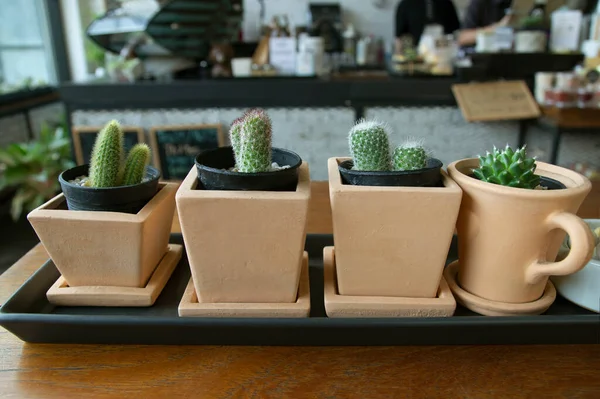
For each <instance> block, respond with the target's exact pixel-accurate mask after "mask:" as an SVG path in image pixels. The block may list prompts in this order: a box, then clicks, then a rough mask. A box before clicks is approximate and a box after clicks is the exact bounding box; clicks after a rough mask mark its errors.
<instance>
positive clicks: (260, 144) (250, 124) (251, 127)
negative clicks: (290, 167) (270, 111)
mask: <svg viewBox="0 0 600 399" xmlns="http://www.w3.org/2000/svg"><path fill="white" fill-rule="evenodd" d="M271 134H272V126H271V119H270V118H269V116H268V115H267V113H266V112H265V111H264V110H261V109H255V110H251V111H249V112H248V113H246V115H244V117H243V121H242V122H241V129H240V140H239V142H238V143H237V145H239V148H238V151H237V152H236V156H235V158H236V167H237V170H238V172H242V173H259V172H268V171H270V170H271ZM232 144H233V145H234V151H235V145H236V144H234V143H232Z"/></svg>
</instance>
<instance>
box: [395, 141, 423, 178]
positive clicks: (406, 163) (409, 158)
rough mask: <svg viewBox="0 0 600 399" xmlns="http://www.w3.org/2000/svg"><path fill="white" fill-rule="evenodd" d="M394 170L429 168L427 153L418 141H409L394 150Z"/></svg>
mask: <svg viewBox="0 0 600 399" xmlns="http://www.w3.org/2000/svg"><path fill="white" fill-rule="evenodd" d="M393 162H394V170H398V171H405V170H418V169H423V168H424V167H426V166H427V151H425V149H424V148H423V145H422V144H421V143H419V142H418V141H414V140H409V141H406V142H405V143H404V144H402V145H400V146H398V147H396V149H395V150H394V157H393Z"/></svg>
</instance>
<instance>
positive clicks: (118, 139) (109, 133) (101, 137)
mask: <svg viewBox="0 0 600 399" xmlns="http://www.w3.org/2000/svg"><path fill="white" fill-rule="evenodd" d="M122 160H123V130H122V129H121V126H120V125H119V122H117V121H115V120H113V121H110V122H108V123H107V124H106V126H104V128H103V129H102V130H101V131H100V133H98V137H97V138H96V142H95V144H94V150H93V151H92V158H91V161H90V170H89V180H90V184H91V186H92V187H97V188H102V187H116V186H118V185H119V179H120V175H121V163H122Z"/></svg>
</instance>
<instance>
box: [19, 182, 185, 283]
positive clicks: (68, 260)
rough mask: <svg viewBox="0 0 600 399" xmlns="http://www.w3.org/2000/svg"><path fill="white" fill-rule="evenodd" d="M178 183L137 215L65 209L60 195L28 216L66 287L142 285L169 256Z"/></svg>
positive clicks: (164, 188) (166, 186) (161, 188)
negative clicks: (166, 256)
mask: <svg viewBox="0 0 600 399" xmlns="http://www.w3.org/2000/svg"><path fill="white" fill-rule="evenodd" d="M176 192H177V184H160V185H159V191H158V192H157V193H156V195H155V196H154V198H152V199H151V200H150V201H149V202H148V203H147V204H146V206H144V207H143V208H142V210H140V211H139V212H138V213H137V214H129V213H118V212H97V211H71V210H67V204H66V200H65V197H64V195H63V194H60V195H58V196H56V197H54V198H53V199H51V200H50V201H48V202H47V203H45V204H44V205H42V206H40V207H39V208H37V209H35V210H34V211H32V212H31V213H30V214H29V215H28V216H27V218H28V219H29V221H30V222H31V225H32V226H33V228H34V230H35V232H36V233H37V235H38V237H39V238H40V241H41V242H42V244H43V245H44V247H45V248H46V250H47V251H48V254H50V257H51V258H52V261H53V262H54V264H55V265H56V267H57V268H58V270H59V271H60V273H61V274H62V276H63V277H64V278H65V279H66V281H67V283H68V285H69V286H70V287H78V286H112V287H144V286H145V285H146V282H147V281H148V279H149V278H150V275H151V274H152V272H153V271H154V269H155V268H156V266H157V265H158V264H159V262H160V260H161V258H162V257H163V256H164V255H165V253H166V252H167V248H168V244H169V235H170V233H171V223H172V221H173V215H174V212H175V193H176Z"/></svg>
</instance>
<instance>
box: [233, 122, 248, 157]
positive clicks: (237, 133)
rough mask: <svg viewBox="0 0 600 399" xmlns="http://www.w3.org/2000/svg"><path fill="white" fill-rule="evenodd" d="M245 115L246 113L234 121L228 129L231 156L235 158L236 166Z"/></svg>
mask: <svg viewBox="0 0 600 399" xmlns="http://www.w3.org/2000/svg"><path fill="white" fill-rule="evenodd" d="M246 115H247V113H246V114H244V115H243V116H241V117H239V118H237V119H236V120H234V121H233V123H232V124H231V127H230V128H229V141H230V142H231V147H232V148H233V154H234V156H235V163H236V165H237V163H238V159H237V157H238V155H239V154H240V148H241V143H242V137H241V136H242V125H243V123H244V117H245V116H246Z"/></svg>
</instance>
